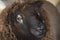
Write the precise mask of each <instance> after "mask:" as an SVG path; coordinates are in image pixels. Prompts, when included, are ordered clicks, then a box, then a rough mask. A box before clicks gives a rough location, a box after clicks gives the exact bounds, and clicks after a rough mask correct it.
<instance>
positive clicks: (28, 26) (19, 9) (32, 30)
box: [8, 2, 46, 38]
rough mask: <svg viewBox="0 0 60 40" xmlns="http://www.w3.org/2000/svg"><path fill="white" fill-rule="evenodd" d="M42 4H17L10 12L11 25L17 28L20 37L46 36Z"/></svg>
mask: <svg viewBox="0 0 60 40" xmlns="http://www.w3.org/2000/svg"><path fill="white" fill-rule="evenodd" d="M41 4H42V2H35V3H28V4H23V5H20V4H17V5H15V6H13V7H12V9H11V10H10V11H9V12H8V20H9V24H11V25H13V26H14V27H15V28H16V29H15V30H17V33H18V34H19V35H18V34H17V35H18V36H21V37H22V35H23V36H24V35H25V37H27V36H28V37H30V36H31V37H35V38H42V37H44V36H45V35H46V26H45V23H44V21H45V20H44V18H43V15H42V13H41V12H40V7H41ZM28 37H27V38H28Z"/></svg>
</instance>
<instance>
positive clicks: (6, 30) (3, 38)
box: [0, 1, 54, 40]
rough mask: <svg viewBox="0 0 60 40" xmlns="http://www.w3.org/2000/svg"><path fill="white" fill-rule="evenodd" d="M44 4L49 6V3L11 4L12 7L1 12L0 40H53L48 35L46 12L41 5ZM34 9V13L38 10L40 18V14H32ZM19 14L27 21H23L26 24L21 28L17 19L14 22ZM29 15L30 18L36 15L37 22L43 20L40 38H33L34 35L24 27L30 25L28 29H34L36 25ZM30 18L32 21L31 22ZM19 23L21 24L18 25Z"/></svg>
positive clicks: (48, 26)
mask: <svg viewBox="0 0 60 40" xmlns="http://www.w3.org/2000/svg"><path fill="white" fill-rule="evenodd" d="M35 3H36V4H35ZM45 3H48V4H50V3H49V2H44V1H34V2H33V3H24V4H20V3H14V4H12V6H10V7H8V8H6V9H5V10H3V12H2V13H1V14H0V40H54V38H53V37H52V35H51V34H50V24H49V18H48V17H47V12H46V11H45V10H44V9H43V8H42V6H43V4H45ZM30 4H31V5H32V6H31V5H30ZM47 6H48V5H47ZM34 7H35V8H36V11H37V10H38V11H39V12H41V14H42V15H43V17H42V16H41V14H34V10H35V8H34ZM29 8H30V9H29ZM38 11H37V12H38ZM19 13H21V14H22V15H26V16H25V17H26V18H27V19H26V20H25V19H24V21H25V23H26V21H27V23H28V24H24V26H22V24H23V23H22V22H21V21H20V20H21V19H20V20H19V19H18V22H17V21H16V20H17V19H16V16H17V14H18V15H19ZM31 13H32V14H31ZM30 15H31V16H32V17H33V16H34V15H38V16H37V17H36V18H37V19H38V20H39V21H38V22H40V21H41V22H42V20H44V25H45V28H44V27H43V29H44V31H42V32H43V34H44V35H43V34H42V36H41V38H40V37H39V36H35V34H34V33H31V30H29V29H27V28H26V25H28V26H29V25H30V27H29V28H32V27H33V28H34V27H35V26H36V25H34V22H35V23H37V22H36V21H35V20H36V19H34V17H33V18H32V17H31V16H30ZM39 15H40V16H41V17H42V18H41V17H40V16H39ZM9 17H11V18H9ZM18 17H19V16H18ZM23 18H24V16H23ZM30 18H31V19H32V20H34V21H32V20H31V19H30ZM29 19H30V20H29ZM20 22H21V23H22V24H19V23H20ZM29 23H33V24H29ZM37 24H38V23H37ZM32 25H33V26H32ZM22 27H23V28H22ZM25 28H26V29H25ZM28 30H29V31H30V32H29V31H28ZM34 30H35V29H34ZM40 31H41V30H40ZM33 32H34V31H33ZM33 34H34V35H33Z"/></svg>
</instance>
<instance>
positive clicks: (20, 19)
mask: <svg viewBox="0 0 60 40" xmlns="http://www.w3.org/2000/svg"><path fill="white" fill-rule="evenodd" d="M16 19H17V22H19V23H21V24H23V19H22V16H21V15H17V18H16Z"/></svg>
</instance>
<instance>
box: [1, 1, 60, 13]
mask: <svg viewBox="0 0 60 40" xmlns="http://www.w3.org/2000/svg"><path fill="white" fill-rule="evenodd" d="M20 1H21V0H20ZM24 1H26V0H24ZM46 1H49V2H51V3H52V4H53V5H54V6H56V8H57V9H58V11H59V12H60V0H46ZM14 2H17V0H0V12H1V11H2V10H3V9H4V8H6V7H8V6H10V5H11V4H12V3H14Z"/></svg>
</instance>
